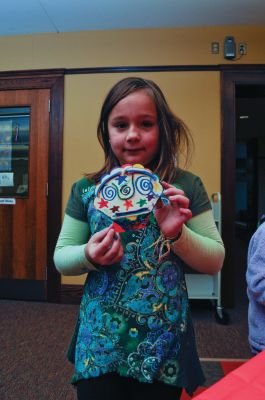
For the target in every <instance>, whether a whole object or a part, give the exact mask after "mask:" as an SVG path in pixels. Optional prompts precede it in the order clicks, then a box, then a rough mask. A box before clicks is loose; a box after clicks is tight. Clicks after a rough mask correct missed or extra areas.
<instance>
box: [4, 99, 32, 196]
mask: <svg viewBox="0 0 265 400" xmlns="http://www.w3.org/2000/svg"><path fill="white" fill-rule="evenodd" d="M29 127H30V107H6V108H3V107H2V108H0V197H3V196H8V197H27V196H28V190H29V188H28V181H29V176H28V174H29V168H28V167H29Z"/></svg>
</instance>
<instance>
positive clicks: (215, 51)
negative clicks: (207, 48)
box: [211, 42, 220, 54]
mask: <svg viewBox="0 0 265 400" xmlns="http://www.w3.org/2000/svg"><path fill="white" fill-rule="evenodd" d="M219 50H220V46H219V42H212V43H211V52H212V54H219Z"/></svg>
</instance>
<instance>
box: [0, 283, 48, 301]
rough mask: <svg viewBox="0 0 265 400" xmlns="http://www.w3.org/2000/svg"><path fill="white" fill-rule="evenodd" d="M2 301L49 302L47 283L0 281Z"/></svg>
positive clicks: (0, 297)
mask: <svg viewBox="0 0 265 400" xmlns="http://www.w3.org/2000/svg"><path fill="white" fill-rule="evenodd" d="M0 299H8V300H34V301H47V290H46V281H43V280H30V279H0Z"/></svg>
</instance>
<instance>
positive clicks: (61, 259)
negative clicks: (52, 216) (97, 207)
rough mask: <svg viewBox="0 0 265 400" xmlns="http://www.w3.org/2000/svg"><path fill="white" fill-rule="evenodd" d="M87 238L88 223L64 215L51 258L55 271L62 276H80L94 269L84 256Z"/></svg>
mask: <svg viewBox="0 0 265 400" xmlns="http://www.w3.org/2000/svg"><path fill="white" fill-rule="evenodd" d="M88 238H89V229H88V223H87V222H83V221H80V220H78V219H74V218H72V217H70V216H68V215H67V214H66V215H65V217H64V221H63V225H62V228H61V232H60V235H59V238H58V240H57V244H56V247H55V251H54V257H53V259H54V263H55V266H56V269H57V270H58V271H59V272H60V273H61V274H62V275H71V276H73V275H82V274H84V273H87V272H88V271H91V270H95V269H96V268H95V266H94V265H93V264H92V263H91V262H89V261H88V260H87V258H86V256H85V246H86V243H87V241H88Z"/></svg>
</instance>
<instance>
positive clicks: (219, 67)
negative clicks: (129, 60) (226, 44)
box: [0, 62, 265, 79]
mask: <svg viewBox="0 0 265 400" xmlns="http://www.w3.org/2000/svg"><path fill="white" fill-rule="evenodd" d="M264 69H265V64H236V63H233V62H230V63H227V64H216V65H209V64H205V65H203V64H202V65H138V66H119V67H118V66H108V67H82V68H60V69H36V70H21V71H2V72H0V79H9V78H13V77H14V76H17V77H25V78H26V77H29V78H30V79H32V78H33V77H34V76H36V77H38V76H42V77H43V78H44V77H45V76H48V77H50V76H51V75H76V74H113V73H122V72H124V73H134V72H181V71H190V72H194V71H226V72H229V71H232V72H235V71H238V72H244V71H247V72H250V71H252V72H254V71H256V72H257V73H261V71H262V70H264Z"/></svg>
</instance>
